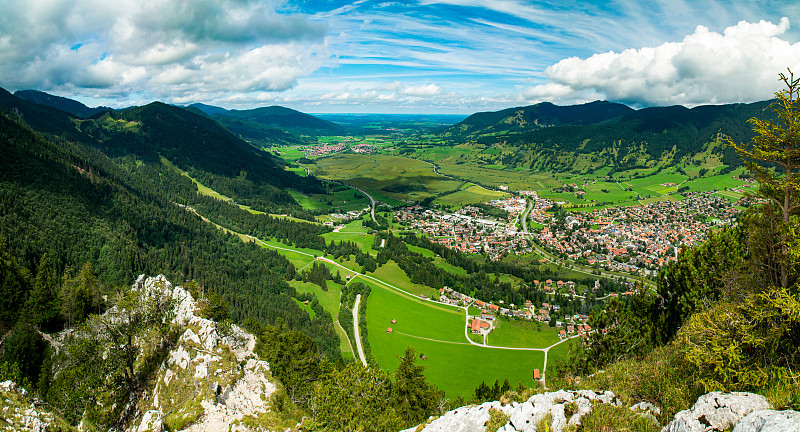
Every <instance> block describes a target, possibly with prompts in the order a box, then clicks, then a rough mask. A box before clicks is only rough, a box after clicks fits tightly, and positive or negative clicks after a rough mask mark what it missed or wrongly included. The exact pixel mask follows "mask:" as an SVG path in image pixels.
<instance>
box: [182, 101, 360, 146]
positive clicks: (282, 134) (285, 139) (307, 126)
mask: <svg viewBox="0 0 800 432" xmlns="http://www.w3.org/2000/svg"><path fill="white" fill-rule="evenodd" d="M190 107H191V108H195V109H197V110H200V111H202V112H204V113H205V114H207V115H208V116H210V117H212V118H214V119H215V120H217V121H219V122H220V123H221V124H222V125H224V126H225V127H226V128H228V129H229V130H230V131H231V132H233V133H234V134H236V135H238V136H240V137H242V138H243V139H246V140H248V141H251V142H254V143H259V144H265V145H271V144H278V145H291V144H302V143H303V142H304V141H303V140H302V139H301V138H300V137H298V135H311V136H318V135H343V134H345V129H344V127H342V126H340V125H338V124H336V123H333V122H330V121H327V120H322V119H320V118H317V117H314V116H312V115H309V114H305V113H302V112H300V111H296V110H293V109H290V108H285V107H281V106H269V107H262V108H255V109H251V110H226V109H224V108H220V107H215V106H211V105H204V104H193V105H190Z"/></svg>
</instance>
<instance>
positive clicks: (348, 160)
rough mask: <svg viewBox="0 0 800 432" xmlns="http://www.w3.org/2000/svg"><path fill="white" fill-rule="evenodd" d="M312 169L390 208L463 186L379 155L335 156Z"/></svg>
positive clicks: (424, 166) (424, 167)
mask: <svg viewBox="0 0 800 432" xmlns="http://www.w3.org/2000/svg"><path fill="white" fill-rule="evenodd" d="M309 168H310V169H312V171H313V172H314V174H315V175H317V176H320V177H323V178H328V179H333V180H342V181H344V182H346V183H348V184H351V185H353V186H356V187H359V188H361V189H363V190H365V191H367V192H368V193H370V194H371V195H372V196H373V197H374V198H375V199H377V200H380V201H384V202H387V203H389V204H391V205H397V204H400V203H401V202H403V201H405V200H408V199H412V200H421V199H424V198H426V197H429V196H432V195H435V194H439V193H442V192H448V191H452V190H456V189H458V187H459V186H460V185H461V183H462V182H459V181H455V180H451V179H449V178H446V177H443V176H441V175H438V174H436V173H435V172H434V171H433V167H432V166H431V165H430V164H428V163H426V162H422V161H418V160H414V159H409V158H405V157H400V156H388V155H380V154H379V155H358V154H336V155H333V156H327V157H322V158H319V159H317V160H316V161H315V164H314V165H309Z"/></svg>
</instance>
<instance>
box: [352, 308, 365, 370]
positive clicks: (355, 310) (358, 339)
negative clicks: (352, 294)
mask: <svg viewBox="0 0 800 432" xmlns="http://www.w3.org/2000/svg"><path fill="white" fill-rule="evenodd" d="M359 304H361V294H358V295H357V296H356V304H355V305H354V306H353V333H354V334H355V335H356V348H358V357H359V358H360V359H361V363H362V364H363V365H364V367H367V357H366V356H365V355H364V347H362V346H361V331H360V330H359V329H358V305H359Z"/></svg>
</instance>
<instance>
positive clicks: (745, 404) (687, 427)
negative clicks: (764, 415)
mask: <svg viewBox="0 0 800 432" xmlns="http://www.w3.org/2000/svg"><path fill="white" fill-rule="evenodd" d="M769 408H771V406H770V404H769V402H767V399H766V398H765V397H764V396H761V395H757V394H753V393H742V392H734V393H720V392H712V393H707V394H704V395H703V396H700V398H699V399H697V402H695V404H694V406H692V408H690V409H688V410H684V411H681V412H679V413H677V414H675V417H674V418H673V420H672V421H671V422H669V424H667V426H665V427H664V428H663V429H661V432H710V431H724V430H731V429H732V428H733V427H734V426H735V425H736V424H737V423H738V422H739V420H740V419H742V418H743V417H744V416H746V415H747V414H749V413H751V412H753V411H756V410H764V409H769Z"/></svg>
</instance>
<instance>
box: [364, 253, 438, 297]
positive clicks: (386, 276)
mask: <svg viewBox="0 0 800 432" xmlns="http://www.w3.org/2000/svg"><path fill="white" fill-rule="evenodd" d="M370 275H371V276H374V277H376V278H378V279H380V280H382V281H386V282H388V283H390V284H392V285H394V286H396V287H398V288H400V289H403V290H406V291H408V292H410V293H412V294H416V295H420V294H423V295H426V296H428V297H433V296H438V294H439V292H438V291H437V290H435V289H433V288H431V287H429V286H425V285H419V284H415V283H413V282H411V279H409V277H408V275H406V272H404V271H403V269H401V268H400V267H399V266H398V265H397V263H395V262H394V261H391V260H390V261H389V262H387V263H386V264H384V265H382V266H380V267H378V269H377V270H375V273H371V274H370Z"/></svg>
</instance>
